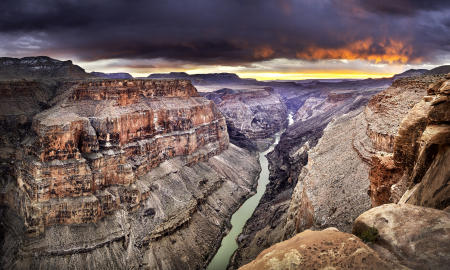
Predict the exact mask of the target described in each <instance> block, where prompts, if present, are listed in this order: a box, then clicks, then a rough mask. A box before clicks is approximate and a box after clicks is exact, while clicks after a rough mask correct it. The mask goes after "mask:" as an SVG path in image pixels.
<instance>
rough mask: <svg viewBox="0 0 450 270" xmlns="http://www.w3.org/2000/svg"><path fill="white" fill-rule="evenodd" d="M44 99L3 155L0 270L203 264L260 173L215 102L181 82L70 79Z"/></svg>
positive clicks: (191, 265) (172, 266) (189, 84)
mask: <svg viewBox="0 0 450 270" xmlns="http://www.w3.org/2000/svg"><path fill="white" fill-rule="evenodd" d="M55 102H56V105H54V106H52V107H51V108H49V109H47V110H45V111H42V112H40V113H38V114H36V115H35V116H34V117H33V120H32V124H31V126H30V128H29V130H28V131H27V132H25V133H24V134H23V135H24V138H21V141H20V142H16V145H15V147H16V148H15V149H14V148H12V153H11V155H12V156H14V158H13V160H12V163H11V164H13V167H14V170H13V171H10V172H9V173H10V176H9V178H8V181H3V185H2V189H1V195H0V200H1V202H2V204H3V205H6V206H7V207H2V208H1V214H2V216H3V218H4V220H5V222H4V224H3V227H4V228H3V229H4V231H6V233H5V234H4V235H3V238H4V240H3V241H2V243H3V245H2V249H1V252H2V255H3V256H2V265H5V266H6V268H12V269H21V268H30V267H31V268H36V269H37V268H40V269H41V268H44V269H54V268H66V267H67V265H74V267H81V266H83V267H84V268H88V269H97V268H111V267H112V268H114V269H115V268H123V267H125V266H126V267H130V266H133V265H134V266H136V267H137V266H139V265H140V266H141V267H144V268H151V269H168V268H169V269H176V268H180V267H181V266H185V265H186V264H187V265H190V267H192V268H202V267H204V266H205V265H206V263H207V262H208V260H209V259H210V257H211V256H212V254H213V253H214V250H216V249H217V248H218V245H219V244H220V239H221V237H222V235H223V234H224V233H225V231H226V230H227V227H229V226H230V225H229V223H228V219H229V218H230V217H231V214H232V213H233V211H235V210H236V209H237V207H239V205H240V204H241V203H242V201H243V200H244V199H245V198H246V197H247V196H248V195H249V194H250V193H251V192H252V191H253V190H254V188H255V184H256V183H255V180H256V176H257V175H258V173H259V170H260V168H259V164H258V161H257V157H256V156H255V155H254V154H250V153H249V152H247V151H246V150H243V149H240V148H238V147H236V146H234V145H230V144H229V138H228V134H227V128H226V122H225V118H224V117H223V116H222V114H221V113H220V112H219V110H218V109H217V108H216V106H215V104H214V103H213V102H211V101H208V100H206V99H204V98H202V97H200V96H199V95H198V93H197V90H196V89H195V88H194V87H193V86H192V84H191V83H190V82H189V81H186V80H91V81H82V82H77V83H74V84H73V85H72V86H71V87H70V88H69V89H68V90H67V92H64V93H63V95H61V96H60V97H58V98H56V101H55ZM36 111H39V110H36ZM30 115H32V114H31V113H30ZM17 143H18V144H17ZM11 180H15V181H11ZM192 242H196V243H197V244H198V245H197V246H196V247H195V248H193V247H192V246H191V244H190V243H192ZM19 254H20V255H19ZM37 254H38V255H42V256H36V255H37ZM180 254H186V256H185V257H182V256H181V257H180ZM86 262H87V263H88V266H86V265H84V264H85V263H86Z"/></svg>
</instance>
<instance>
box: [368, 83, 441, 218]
mask: <svg viewBox="0 0 450 270" xmlns="http://www.w3.org/2000/svg"><path fill="white" fill-rule="evenodd" d="M430 84H431V88H430ZM447 84H448V81H445V79H444V78H443V77H442V76H422V77H415V78H414V79H408V80H405V79H402V80H399V81H396V83H394V85H393V86H392V87H391V88H389V89H388V90H387V91H385V92H384V93H382V94H380V95H378V96H376V97H375V98H374V100H372V101H371V103H369V106H367V109H366V116H367V119H368V120H367V121H371V124H370V125H368V130H367V134H368V136H369V137H370V139H371V141H372V145H373V148H374V149H375V153H374V154H373V155H372V157H371V170H370V177H369V178H370V182H371V188H370V195H371V198H372V205H374V206H376V205H380V204H383V203H388V202H398V201H399V199H400V197H401V196H402V195H403V194H404V192H405V191H406V189H409V188H413V187H414V186H415V184H417V183H419V182H421V181H422V180H421V179H423V180H425V182H424V183H422V184H421V185H430V183H429V182H430V180H427V179H430V178H433V179H434V178H436V177H437V178H439V179H441V180H440V184H439V185H438V186H435V187H434V188H433V189H434V191H433V192H435V191H438V190H439V189H440V188H441V187H443V186H445V185H446V182H448V179H449V177H450V172H449V170H448V169H445V168H446V166H443V167H441V168H444V170H443V171H442V170H441V171H439V172H437V171H433V168H435V167H436V166H439V164H440V165H443V164H445V163H448V160H447V157H446V156H447V154H446V153H447V152H448V145H449V141H448V138H449V126H448V122H449V116H448V111H449V104H450V102H449V101H448V93H446V92H445V91H446V90H445V89H446V87H448V86H446V85H447ZM441 88H442V89H441ZM427 89H429V90H428V95H427ZM440 89H441V90H440ZM424 96H425V97H424ZM394 99H395V100H394ZM388 100H389V101H388ZM375 101H378V102H375ZM388 104H389V106H387V105H388ZM395 112H397V113H395ZM390 115H394V116H395V117H391V116H390ZM376 119H377V120H376ZM388 126H389V127H388ZM433 162H434V163H433ZM432 163H433V164H432ZM431 165H433V166H431ZM430 166H431V167H430ZM429 169H430V171H429V172H428V170H429ZM425 175H427V177H424V176H425ZM417 188H418V191H419V190H420V191H419V192H423V187H419V186H417ZM430 192H431V190H430ZM433 192H431V193H433ZM439 192H440V194H441V195H440V196H434V195H432V194H431V193H430V194H429V196H428V198H425V197H424V196H422V195H421V196H420V197H422V199H423V200H425V201H427V202H425V201H422V202H421V203H419V202H417V195H416V199H415V200H416V203H417V204H418V205H424V206H429V207H435V208H440V209H443V208H445V207H446V206H447V205H448V202H445V200H446V199H445V197H446V196H447V195H448V190H447V189H445V188H444V190H440V191H439ZM435 195H436V194H435ZM431 197H434V199H432V198H431ZM438 197H440V199H437V198H438ZM405 200H406V199H405Z"/></svg>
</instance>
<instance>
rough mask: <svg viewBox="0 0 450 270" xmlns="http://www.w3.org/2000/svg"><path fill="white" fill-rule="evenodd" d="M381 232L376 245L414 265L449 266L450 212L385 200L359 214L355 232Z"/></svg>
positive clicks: (426, 267) (446, 267)
mask: <svg viewBox="0 0 450 270" xmlns="http://www.w3.org/2000/svg"><path fill="white" fill-rule="evenodd" d="M374 229H375V231H377V232H378V239H377V240H376V241H375V243H374V249H376V250H378V249H379V250H387V251H389V252H390V253H391V254H393V255H394V256H395V257H396V258H397V259H398V261H399V262H400V263H401V264H403V265H405V266H407V267H410V268H413V269H448V267H449V265H450V245H449V243H450V213H449V212H446V211H442V210H437V209H432V208H425V207H420V206H414V205H410V204H384V205H382V206H378V207H375V208H372V209H370V210H368V211H367V212H365V213H363V214H362V215H360V216H359V217H358V218H357V219H356V220H355V223H354V225H353V233H354V234H356V235H362V234H364V232H366V231H368V230H374Z"/></svg>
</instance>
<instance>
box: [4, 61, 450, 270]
mask: <svg viewBox="0 0 450 270" xmlns="http://www.w3.org/2000/svg"><path fill="white" fill-rule="evenodd" d="M0 94H1V100H0V104H1V109H0V122H1V133H0V135H1V140H0V162H1V163H0V170H1V175H0V216H1V217H0V265H1V266H0V269H206V268H207V267H208V265H209V263H210V262H211V260H212V259H213V258H214V256H215V254H216V252H217V251H218V250H219V248H220V247H221V244H222V239H223V238H224V237H225V236H226V235H227V234H228V233H229V232H230V230H231V229H232V223H233V221H232V216H233V214H234V213H237V211H238V209H240V208H241V206H242V207H245V205H246V204H244V202H246V201H248V200H251V198H253V197H252V196H254V195H255V194H256V195H258V196H257V200H256V201H254V202H253V204H254V206H255V207H254V208H251V209H249V210H247V212H246V215H248V217H246V218H245V220H240V221H241V222H242V225H243V228H242V230H241V231H239V232H238V233H237V237H233V239H232V240H233V241H232V242H233V243H235V244H236V246H237V247H236V249H235V250H234V249H233V252H232V255H231V254H230V256H231V258H230V259H229V261H228V258H227V259H226V261H227V262H226V264H223V265H220V269H238V268H240V267H241V268H242V269H448V267H449V265H450V245H449V243H450V210H449V206H450V188H449V180H450V68H449V66H441V67H438V68H436V69H431V70H415V71H410V72H405V73H403V74H398V75H396V76H394V77H392V78H391V77H389V78H380V79H362V80H333V81H328V80H305V81H259V80H253V79H242V78H240V77H239V76H237V75H235V74H230V73H211V74H196V75H189V74H187V73H183V72H173V73H164V74H163V73H158V74H151V75H150V76H148V78H133V77H132V76H131V75H130V74H127V73H111V74H109V73H108V74H107V73H99V72H91V73H87V72H85V71H84V70H83V69H82V68H81V67H79V66H77V65H74V64H73V63H72V62H71V61H59V60H55V59H52V58H49V57H25V58H20V59H18V58H6V57H5V58H0ZM289 117H291V118H292V120H293V122H292V123H289ZM277 136H279V140H276V138H277ZM262 160H264V162H263V161H262ZM265 162H267V164H266V163H265ZM263 177H265V180H264V181H265V182H264V181H263V182H261V181H262V180H261V179H262V178H263ZM262 184H264V189H260V188H261V185H262ZM257 188H258V189H257ZM256 195H255V196H256ZM244 210H245V209H244ZM247 218H248V219H247ZM234 238H235V239H234ZM234 240H235V241H234ZM327 267H329V268H327Z"/></svg>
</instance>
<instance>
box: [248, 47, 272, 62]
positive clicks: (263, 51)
mask: <svg viewBox="0 0 450 270" xmlns="http://www.w3.org/2000/svg"><path fill="white" fill-rule="evenodd" d="M274 53H275V52H274V51H273V50H272V48H271V47H270V46H262V47H259V48H256V49H255V52H254V54H253V55H254V56H255V58H262V59H265V58H269V57H271V56H272V55H273V54H274Z"/></svg>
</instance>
